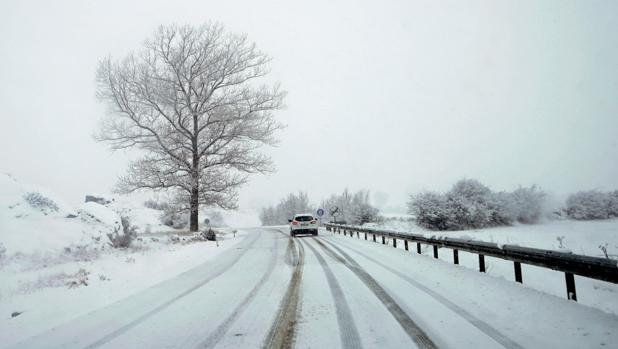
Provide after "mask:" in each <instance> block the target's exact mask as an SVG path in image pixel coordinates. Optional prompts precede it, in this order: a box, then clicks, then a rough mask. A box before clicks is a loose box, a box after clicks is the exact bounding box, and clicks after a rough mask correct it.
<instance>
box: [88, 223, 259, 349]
mask: <svg viewBox="0 0 618 349" xmlns="http://www.w3.org/2000/svg"><path fill="white" fill-rule="evenodd" d="M260 235H262V233H261V232H260V233H259V234H256V236H255V237H254V238H253V240H251V242H249V244H248V245H247V246H246V247H245V248H244V249H243V250H242V252H241V253H239V254H238V255H237V256H235V257H234V259H232V260H231V261H230V262H229V263H227V264H225V265H223V266H221V267H220V269H219V270H217V271H215V273H214V274H211V275H210V276H208V277H207V278H206V279H203V280H201V281H200V282H198V283H196V284H195V285H194V286H192V287H190V288H188V289H186V290H185V291H184V292H182V293H181V294H179V295H177V296H175V297H173V298H171V299H169V300H168V301H166V302H164V303H163V304H160V305H159V306H157V307H155V308H154V309H152V310H150V311H148V312H146V313H145V314H143V315H142V316H140V317H138V318H137V319H135V320H133V321H131V322H129V323H128V324H126V325H124V326H121V327H120V328H118V329H117V330H115V331H113V332H111V333H109V334H107V335H105V336H103V337H101V338H100V339H98V340H97V341H95V342H93V343H91V344H89V345H87V346H86V347H84V348H86V349H91V348H98V347H100V346H101V345H103V344H105V343H107V342H109V341H111V340H112V339H114V338H116V337H118V336H119V335H121V334H123V333H125V332H127V331H128V330H130V329H131V328H133V327H135V326H137V325H138V324H140V323H141V322H143V321H144V320H146V319H148V318H149V317H151V316H153V315H154V314H156V313H158V312H160V311H161V310H163V309H165V308H167V307H169V306H170V305H172V304H173V303H174V302H176V301H177V300H179V299H181V298H183V297H185V296H187V295H188V294H190V293H191V292H194V291H195V290H197V289H198V288H200V287H202V286H204V285H206V284H207V283H209V282H210V281H212V280H214V279H216V278H217V277H218V276H219V275H221V274H223V273H224V272H226V271H227V270H228V269H230V268H231V267H232V266H233V265H235V264H236V263H237V262H238V260H240V258H241V257H242V256H244V255H245V253H247V251H248V250H249V249H250V248H251V247H252V246H253V244H255V242H256V241H257V240H258V238H259V237H260Z"/></svg>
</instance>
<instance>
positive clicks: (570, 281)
mask: <svg viewBox="0 0 618 349" xmlns="http://www.w3.org/2000/svg"><path fill="white" fill-rule="evenodd" d="M564 278H565V279H566V288H567V298H568V299H570V300H572V301H576V302H577V292H575V276H573V274H572V273H564Z"/></svg>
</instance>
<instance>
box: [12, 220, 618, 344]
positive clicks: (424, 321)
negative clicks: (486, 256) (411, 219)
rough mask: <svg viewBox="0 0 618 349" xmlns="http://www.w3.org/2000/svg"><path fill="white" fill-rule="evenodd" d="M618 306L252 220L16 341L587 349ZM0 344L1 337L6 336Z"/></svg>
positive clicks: (605, 333) (610, 324)
mask: <svg viewBox="0 0 618 349" xmlns="http://www.w3.org/2000/svg"><path fill="white" fill-rule="evenodd" d="M616 343H618V317H616V316H615V315H611V314H607V313H604V312H602V311H600V310H598V309H593V308H589V307H586V306H582V305H580V304H577V303H575V302H572V301H568V300H565V299H561V298H558V297H555V296H551V295H548V294H544V293H541V292H539V291H536V290H533V289H530V288H527V287H526V286H525V285H520V284H516V283H514V282H511V281H507V280H504V279H501V278H496V277H492V276H488V275H484V274H481V273H478V272H476V271H473V270H470V269H467V268H463V267H461V266H454V265H450V264H448V263H445V262H443V261H437V260H433V259H432V258H428V257H426V256H422V255H416V254H414V253H410V252H406V251H403V250H398V249H393V248H392V247H391V248H389V247H388V246H382V245H378V244H375V243H372V242H369V241H364V240H359V239H352V238H344V237H341V236H340V235H338V236H334V235H332V234H331V233H328V232H325V231H320V236H319V237H309V236H307V237H298V238H294V239H292V238H290V237H289V236H288V234H287V233H286V231H285V229H283V228H282V229H280V230H279V229H274V228H263V229H255V230H252V231H250V232H249V234H247V237H246V238H245V239H244V240H243V241H242V242H240V243H239V244H238V245H236V248H233V249H230V250H229V251H226V252H224V253H222V254H221V255H220V256H219V257H217V258H216V259H214V260H213V261H209V262H207V263H205V264H203V265H201V266H198V267H196V268H194V269H191V270H189V271H187V272H185V273H183V274H181V275H179V276H177V277H175V278H172V279H170V280H167V281H165V282H163V283H160V284H158V285H156V286H154V287H151V288H149V289H147V290H145V291H143V292H140V293H137V294H135V295H133V296H131V297H129V298H126V299H124V300H122V301H119V302H117V303H114V304H112V305H110V306H107V307H105V308H102V309H99V310H96V311H94V312H92V313H90V314H87V315H85V316H82V317H80V318H77V319H75V320H73V321H71V322H69V323H66V324H64V325H61V326H59V327H57V328H54V329H52V330H50V331H47V332H44V333H41V334H39V335H37V336H35V337H33V338H29V339H27V340H26V341H23V342H21V343H18V344H16V345H15V346H14V347H16V348H214V347H217V348H260V347H267V348H269V347H276V348H280V347H297V348H337V347H341V348H414V347H420V348H435V347H437V348H545V347H555V348H558V347H559V348H583V347H586V348H591V347H601V348H602V347H612V346H613V345H615V344H616ZM1 346H2V344H1V343H0V347H1Z"/></svg>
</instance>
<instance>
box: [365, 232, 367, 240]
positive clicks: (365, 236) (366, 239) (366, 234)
mask: <svg viewBox="0 0 618 349" xmlns="http://www.w3.org/2000/svg"><path fill="white" fill-rule="evenodd" d="M365 240H367V232H365Z"/></svg>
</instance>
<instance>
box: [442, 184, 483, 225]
mask: <svg viewBox="0 0 618 349" xmlns="http://www.w3.org/2000/svg"><path fill="white" fill-rule="evenodd" d="M490 195H491V190H489V188H487V187H486V186H484V185H483V184H481V182H479V181H477V180H474V179H462V180H460V181H458V182H457V183H455V185H453V188H451V190H450V191H449V192H448V193H447V194H446V196H447V200H448V202H447V204H448V205H449V206H450V211H451V214H452V215H454V217H453V220H454V226H453V227H451V229H465V228H483V227H487V226H490V225H491V211H490V209H489V207H488V202H489V200H490V198H489V197H490Z"/></svg>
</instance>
